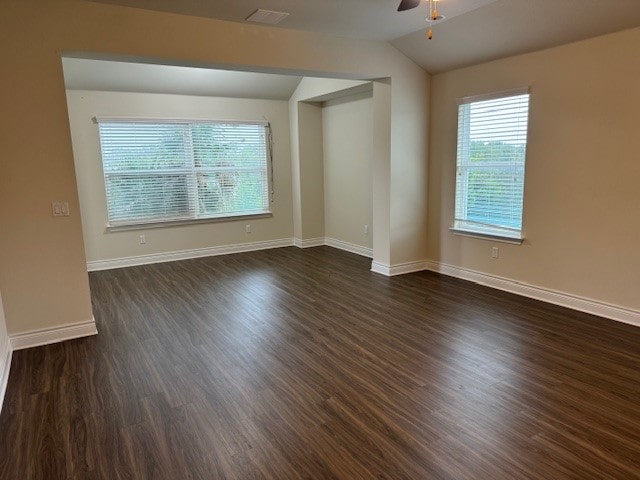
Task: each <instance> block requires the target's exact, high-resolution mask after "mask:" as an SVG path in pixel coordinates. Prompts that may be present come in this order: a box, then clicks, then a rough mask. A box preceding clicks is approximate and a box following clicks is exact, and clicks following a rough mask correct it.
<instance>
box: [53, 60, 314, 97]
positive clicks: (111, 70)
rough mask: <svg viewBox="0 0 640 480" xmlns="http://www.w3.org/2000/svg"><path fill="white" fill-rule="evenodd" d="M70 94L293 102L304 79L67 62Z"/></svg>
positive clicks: (66, 68) (107, 62)
mask: <svg viewBox="0 0 640 480" xmlns="http://www.w3.org/2000/svg"><path fill="white" fill-rule="evenodd" d="M62 64H63V69H64V79H65V87H66V88H67V89H69V90H101V91H113V92H144V93H168V94H176V95H201V96H208V97H232V98H257V99H267V100H289V98H290V97H291V95H292V94H293V92H294V90H295V89H296V87H297V86H298V83H300V80H301V79H302V77H297V76H292V75H276V74H269V73H255V72H239V71H231V70H214V69H208V68H193V67H182V66H170V65H156V64H148V63H131V62H116V61H106V60H90V59H83V58H63V59H62Z"/></svg>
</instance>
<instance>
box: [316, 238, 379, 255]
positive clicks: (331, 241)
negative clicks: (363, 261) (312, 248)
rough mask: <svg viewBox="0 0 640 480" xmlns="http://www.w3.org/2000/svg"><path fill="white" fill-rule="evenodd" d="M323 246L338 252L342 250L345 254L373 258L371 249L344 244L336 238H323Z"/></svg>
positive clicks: (353, 244)
mask: <svg viewBox="0 0 640 480" xmlns="http://www.w3.org/2000/svg"><path fill="white" fill-rule="evenodd" d="M324 244H325V245H327V246H328V247H333V248H337V249H339V250H344V251H346V252H351V253H355V254H356V255H361V256H363V257H367V258H373V249H372V248H367V247H363V246H361V245H356V244H355V243H349V242H344V241H342V240H338V239H337V238H331V237H325V238H324Z"/></svg>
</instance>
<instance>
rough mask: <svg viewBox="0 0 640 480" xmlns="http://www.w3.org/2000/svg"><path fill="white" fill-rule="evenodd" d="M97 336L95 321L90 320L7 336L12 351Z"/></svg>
mask: <svg viewBox="0 0 640 480" xmlns="http://www.w3.org/2000/svg"><path fill="white" fill-rule="evenodd" d="M97 334H98V329H97V328H96V321H95V319H93V318H92V319H91V320H88V321H86V322H79V323H71V324H68V325H62V326H60V327H54V328H45V329H42V330H33V331H31V332H24V333H15V334H13V335H9V339H10V340H11V349H12V350H21V349H23V348H31V347H39V346H41V345H48V344H50V343H57V342H63V341H65V340H72V339H74V338H80V337H88V336H90V335H97Z"/></svg>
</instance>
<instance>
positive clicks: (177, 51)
mask: <svg viewBox="0 0 640 480" xmlns="http://www.w3.org/2000/svg"><path fill="white" fill-rule="evenodd" d="M71 51H75V52H90V53H92V54H104V55H108V56H109V57H110V58H113V57H114V56H115V57H121V58H122V57H137V58H155V59H161V60H163V61H166V62H167V63H172V64H184V65H204V66H218V67H220V66H229V67H234V68H250V69H258V70H262V71H271V72H289V73H304V74H307V75H313V74H316V76H332V77H344V78H352V79H376V78H387V77H389V78H391V83H390V85H389V87H388V88H389V94H390V97H392V98H393V101H392V103H391V110H390V120H391V124H390V134H389V137H390V146H389V147H388V148H389V154H390V155H389V156H388V157H386V158H387V160H386V166H385V165H381V167H382V168H381V169H380V171H383V170H385V168H386V169H387V170H388V172H389V173H390V175H388V176H387V177H386V178H380V179H378V180H376V179H375V178H374V182H376V181H377V182H378V183H380V187H381V188H380V189H378V191H382V192H384V188H385V185H388V186H389V187H387V188H389V193H396V194H398V195H397V196H392V197H391V198H390V199H389V196H387V198H386V199H383V201H382V203H384V202H388V203H389V204H390V208H391V211H392V212H399V213H398V216H397V219H396V220H394V226H399V227H402V228H401V229H400V230H399V231H400V232H401V235H400V236H395V233H394V237H395V238H394V239H393V242H392V244H391V245H392V248H391V252H390V253H392V254H393V255H394V256H395V257H396V258H398V259H402V258H405V259H414V260H420V259H422V258H424V255H423V250H424V245H426V242H425V240H426V237H425V232H424V231H423V229H422V223H423V220H421V219H424V218H426V203H425V194H424V185H425V184H426V167H425V166H426V162H427V148H426V145H427V144H426V138H425V137H426V136H425V132H426V131H427V125H428V122H427V121H428V86H429V76H428V75H427V74H426V73H425V72H424V71H423V70H421V69H420V68H419V67H418V66H417V65H415V64H414V63H413V62H411V61H410V60H409V59H407V58H406V57H404V56H403V55H402V54H401V53H399V52H398V51H397V50H396V49H395V48H393V47H392V46H390V45H388V44H386V43H382V42H372V41H364V40H354V39H346V38H340V37H331V36H326V35H321V34H316V33H304V32H296V31H290V30H286V29H276V28H268V27H260V26H255V25H248V24H239V23H232V22H223V21H217V20H212V19H205V18H196V17H190V16H186V15H173V14H168V13H160V12H150V11H145V10H141V9H132V8H125V7H118V6H111V5H104V4H98V3H92V2H84V1H66V0H50V1H47V2H42V1H35V0H19V1H18V0H5V1H3V2H1V3H0V56H1V57H2V67H0V68H1V69H2V71H1V72H0V73H1V74H0V104H1V105H2V108H3V115H2V116H1V117H0V136H1V138H0V140H1V141H2V145H3V156H2V158H1V159H0V228H2V235H0V265H2V266H3V267H2V269H1V270H0V289H2V292H3V296H4V298H3V300H4V304H5V313H6V317H7V327H8V330H9V332H10V333H18V332H25V331H29V330H32V329H37V328H49V327H56V326H60V325H63V324H68V323H74V322H79V321H85V320H88V319H89V318H90V317H91V315H92V313H91V304H90V297H89V289H88V281H87V280H88V277H87V273H86V260H85V253H84V247H83V241H82V227H81V222H80V215H79V205H78V194H77V187H76V179H75V174H74V165H73V155H72V147H71V138H70V131H69V123H68V116H67V106H66V99H65V89H64V82H63V75H62V66H61V61H60V57H61V55H62V53H63V52H71ZM374 95H375V87H374ZM374 128H375V126H374ZM383 160H384V159H383ZM394 175H402V176H403V177H402V178H403V179H404V178H409V179H410V180H409V182H408V183H409V184H408V185H407V187H406V188H405V189H402V188H401V187H402V183H403V182H404V180H403V179H401V178H394ZM419 184H421V188H420V189H419V190H418V189H417V187H418V185H419ZM400 190H402V192H400ZM54 200H67V201H69V203H70V207H71V216H70V217H66V218H56V219H54V218H52V216H51V202H52V201H54ZM403 212H405V213H403ZM381 226H382V225H381V224H377V225H376V228H379V227H381ZM388 234H389V233H388V231H387V233H386V235H388ZM374 250H375V238H374Z"/></svg>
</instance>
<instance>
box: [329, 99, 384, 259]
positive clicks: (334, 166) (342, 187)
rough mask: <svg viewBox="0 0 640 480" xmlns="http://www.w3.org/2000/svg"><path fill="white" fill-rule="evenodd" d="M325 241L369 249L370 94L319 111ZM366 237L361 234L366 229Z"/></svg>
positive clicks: (371, 242)
mask: <svg viewBox="0 0 640 480" xmlns="http://www.w3.org/2000/svg"><path fill="white" fill-rule="evenodd" d="M322 131H323V151H324V217H325V222H324V225H325V228H324V231H325V233H324V234H325V236H326V237H329V238H334V239H336V240H341V241H343V242H348V243H351V244H354V245H359V246H362V247H366V248H371V247H372V245H373V240H372V235H371V228H372V220H373V212H372V208H373V198H372V184H373V178H372V170H371V168H372V165H371V157H372V155H373V116H372V93H371V92H369V93H364V94H359V95H355V96H348V97H343V98H338V99H336V100H330V101H328V102H326V103H325V104H324V107H323V109H322ZM365 225H367V226H368V227H369V233H368V234H365V233H364V226H365Z"/></svg>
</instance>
